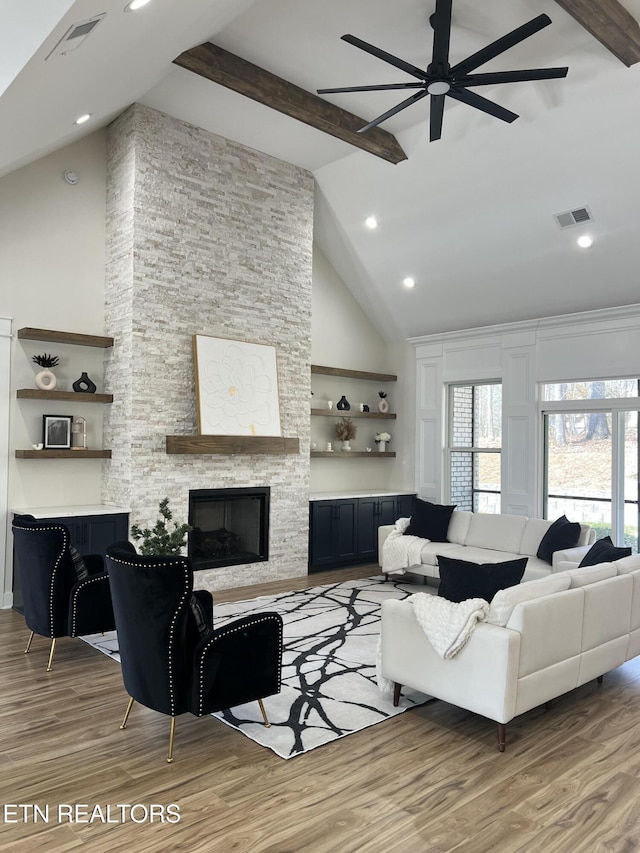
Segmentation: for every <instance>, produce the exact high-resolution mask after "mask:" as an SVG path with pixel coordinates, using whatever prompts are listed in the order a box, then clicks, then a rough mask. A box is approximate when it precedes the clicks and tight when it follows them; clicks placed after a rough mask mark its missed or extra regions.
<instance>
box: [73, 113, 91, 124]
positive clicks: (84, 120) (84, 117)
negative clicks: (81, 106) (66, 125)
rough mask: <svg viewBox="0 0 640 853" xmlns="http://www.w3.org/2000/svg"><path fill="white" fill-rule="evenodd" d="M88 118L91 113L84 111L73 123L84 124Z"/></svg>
mask: <svg viewBox="0 0 640 853" xmlns="http://www.w3.org/2000/svg"><path fill="white" fill-rule="evenodd" d="M90 118H91V113H85V114H84V115H83V116H80V118H77V119H76V120H75V122H74V124H84V123H85V122H86V121H89V119H90Z"/></svg>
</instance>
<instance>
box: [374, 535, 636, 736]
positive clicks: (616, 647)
mask: <svg viewBox="0 0 640 853" xmlns="http://www.w3.org/2000/svg"><path fill="white" fill-rule="evenodd" d="M525 553H526V552H525ZM381 635H382V636H381V673H382V675H383V677H384V678H386V679H389V680H390V681H392V682H394V683H395V695H394V704H397V701H398V699H399V696H400V691H401V687H402V686H406V687H410V688H413V689H414V690H419V691H421V692H423V693H426V694H428V695H430V696H433V697H435V698H437V699H441V700H443V701H445V702H450V703H451V704H453V705H457V706H459V707H461V708H466V709H467V710H469V711H473V712H475V713H477V714H481V715H483V716H485V717H488V718H489V719H491V720H494V721H495V722H496V723H497V724H498V744H499V748H500V751H501V752H503V751H504V748H505V737H506V724H507V723H508V722H509V721H510V720H512V719H513V718H514V717H516V716H517V715H519V714H522V713H524V712H525V711H528V710H530V709H531V708H534V707H536V706H538V705H541V704H543V703H545V702H548V701H549V700H551V699H554V698H555V697H557V696H560V695H561V694H563V693H567V692H568V691H570V690H573V689H574V688H575V687H578V686H579V685H581V684H584V683H585V682H587V681H590V680H592V679H595V678H598V680H601V676H602V675H603V674H604V673H606V672H608V671H610V670H612V669H614V668H616V667H618V666H620V665H621V664H623V663H624V662H625V661H628V660H630V659H631V658H633V657H636V655H638V654H640V556H638V555H634V556H631V557H624V558H622V559H621V560H618V561H616V562H615V563H600V564H598V565H596V566H590V567H586V568H582V569H579V568H574V569H571V570H568V571H562V572H557V573H553V574H550V575H548V576H547V577H544V578H540V579H537V580H533V581H530V582H527V583H521V584H519V585H517V586H513V587H509V588H508V589H504V590H501V591H500V592H498V593H497V594H496V595H495V597H494V599H493V601H492V602H491V605H490V611H489V617H488V621H486V622H479V623H478V624H477V626H476V627H475V630H474V631H473V632H472V634H471V637H470V639H469V640H468V642H467V644H466V645H465V646H464V648H463V649H462V650H461V651H460V652H459V653H458V654H457V655H456V656H455V657H453V658H451V659H443V658H442V657H440V656H438V654H437V653H436V652H435V651H434V648H433V646H432V645H431V644H430V642H429V640H428V639H427V637H426V634H425V632H424V630H423V629H422V628H421V627H420V625H419V624H418V622H417V620H416V616H415V614H414V609H413V606H412V604H411V602H410V600H409V599H405V600H403V601H397V600H389V601H385V602H384V603H383V605H382V626H381Z"/></svg>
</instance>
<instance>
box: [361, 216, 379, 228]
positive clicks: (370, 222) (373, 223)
mask: <svg viewBox="0 0 640 853" xmlns="http://www.w3.org/2000/svg"><path fill="white" fill-rule="evenodd" d="M364 224H365V225H366V226H367V228H371V230H372V231H373V229H374V228H377V227H378V220H377V219H376V218H375V216H368V217H367V218H366V219H365V221H364Z"/></svg>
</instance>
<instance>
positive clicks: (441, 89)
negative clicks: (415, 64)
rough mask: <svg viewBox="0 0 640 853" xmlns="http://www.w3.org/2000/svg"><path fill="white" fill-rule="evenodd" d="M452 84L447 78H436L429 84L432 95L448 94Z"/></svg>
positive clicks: (428, 89)
mask: <svg viewBox="0 0 640 853" xmlns="http://www.w3.org/2000/svg"><path fill="white" fill-rule="evenodd" d="M450 88H451V85H450V84H449V83H448V82H447V81H446V80H434V81H433V82H432V83H429V85H428V86H427V92H428V93H429V94H430V95H446V94H447V92H448V91H449V89H450Z"/></svg>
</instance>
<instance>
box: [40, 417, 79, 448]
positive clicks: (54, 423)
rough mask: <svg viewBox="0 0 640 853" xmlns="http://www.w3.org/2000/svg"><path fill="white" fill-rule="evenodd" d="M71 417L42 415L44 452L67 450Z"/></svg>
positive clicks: (69, 440)
mask: <svg viewBox="0 0 640 853" xmlns="http://www.w3.org/2000/svg"><path fill="white" fill-rule="evenodd" d="M72 421H73V416H72V415H43V416H42V444H43V446H44V449H45V450H69V448H70V447H71V423H72Z"/></svg>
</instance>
